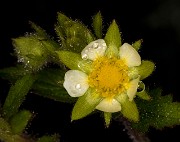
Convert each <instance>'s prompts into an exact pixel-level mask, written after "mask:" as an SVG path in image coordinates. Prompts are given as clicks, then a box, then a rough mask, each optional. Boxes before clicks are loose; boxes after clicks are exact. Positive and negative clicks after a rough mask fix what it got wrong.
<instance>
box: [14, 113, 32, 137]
mask: <svg viewBox="0 0 180 142" xmlns="http://www.w3.org/2000/svg"><path fill="white" fill-rule="evenodd" d="M31 118H32V113H31V112H29V111H28V110H21V111H19V112H18V113H17V114H15V115H14V116H13V117H12V118H11V119H10V125H11V129H12V133H13V134H19V135H20V134H22V133H23V131H24V130H25V128H26V127H27V124H28V123H29V121H30V119H31Z"/></svg>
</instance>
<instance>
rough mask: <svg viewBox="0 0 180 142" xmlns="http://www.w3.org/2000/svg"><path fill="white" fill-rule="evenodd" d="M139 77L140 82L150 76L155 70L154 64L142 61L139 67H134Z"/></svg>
mask: <svg viewBox="0 0 180 142" xmlns="http://www.w3.org/2000/svg"><path fill="white" fill-rule="evenodd" d="M136 69H137V70H138V73H139V75H140V80H143V79H145V78H146V77H148V76H150V75H151V74H152V72H153V71H154V69H155V64H154V63H153V62H151V61H148V60H143V61H142V63H141V65H140V66H138V67H136Z"/></svg>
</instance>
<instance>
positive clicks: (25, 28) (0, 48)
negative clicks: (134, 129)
mask: <svg viewBox="0 0 180 142" xmlns="http://www.w3.org/2000/svg"><path fill="white" fill-rule="evenodd" d="M98 11H101V13H102V16H103V19H104V25H105V28H107V27H108V25H109V24H110V23H111V21H112V20H113V19H115V20H116V22H117V23H118V25H119V26H120V30H121V32H122V37H123V42H128V43H132V42H134V41H136V40H138V39H143V44H142V45H143V47H142V49H141V50H140V54H141V56H142V59H148V60H152V61H154V62H155V63H156V70H155V72H154V74H153V75H152V76H150V77H149V78H148V79H147V80H145V81H146V82H147V83H150V85H152V86H160V87H162V88H163V92H164V94H169V93H171V94H173V99H174V101H178V102H179V101H180V96H179V94H178V91H177V88H178V87H177V80H178V76H179V72H178V65H179V63H178V61H177V60H178V48H179V47H180V2H179V0H146V1H145V0H144V1H143V0H136V1H133V0H132V1H130V0H119V1H118V0H116V1H115V0H107V1H105V0H96V1H95V0H91V1H90V0H89V1H85V0H84V1H80V0H74V1H70V0H67V1H66V0H51V1H43V0H27V1H18V0H16V1H10V0H6V1H4V2H3V1H2V2H0V67H1V68H4V67H9V66H13V65H15V64H16V58H14V57H13V56H12V55H11V53H13V46H12V43H11V38H16V37H19V36H23V35H24V34H25V33H26V32H31V29H30V25H29V24H28V22H29V21H33V22H35V23H36V24H38V25H39V26H41V27H42V28H44V29H45V30H46V31H47V32H48V33H49V34H50V35H51V36H56V35H55V33H54V24H55V22H56V16H57V12H62V13H64V14H65V15H67V16H68V17H71V18H72V19H74V20H75V19H79V20H80V21H82V22H83V23H84V24H86V25H88V27H91V22H92V16H93V15H94V14H96V13H97V12H98ZM105 30H106V29H105ZM8 89H9V83H8V82H7V81H4V80H1V86H0V92H1V96H0V99H1V101H0V102H1V103H2V102H3V99H4V97H5V95H6V94H7V92H8ZM22 107H24V108H26V109H29V110H31V111H33V112H34V113H35V114H36V116H35V118H34V119H33V121H32V122H31V124H30V126H29V129H27V130H26V131H27V132H28V133H29V134H32V135H34V134H35V135H36V136H41V135H42V134H52V133H54V132H55V133H59V134H60V135H61V141H62V142H72V141H78V142H81V141H94V142H95V141H112V142H114V141H127V142H131V141H132V140H131V139H130V138H129V136H128V135H127V133H126V131H125V129H124V127H123V125H121V123H120V122H112V125H111V126H110V128H109V129H105V128H104V123H103V119H102V118H101V117H100V116H99V114H96V115H92V116H89V117H87V118H84V119H82V120H79V121H76V122H70V113H71V109H72V106H71V105H68V104H61V103H59V102H54V101H52V100H49V99H45V98H41V97H39V96H36V95H34V94H28V96H27V98H26V101H25V102H24V104H23V106H22ZM178 134H180V128H179V126H175V127H173V128H165V129H163V130H155V129H153V128H152V129H150V132H149V133H148V137H149V139H150V140H151V141H152V142H155V141H158V140H161V141H167V140H168V139H170V140H169V141H173V142H179V141H180V138H179V135H178Z"/></svg>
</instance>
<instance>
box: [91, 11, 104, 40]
mask: <svg viewBox="0 0 180 142" xmlns="http://www.w3.org/2000/svg"><path fill="white" fill-rule="evenodd" d="M93 29H94V33H95V35H96V37H97V38H99V39H101V38H102V15H101V12H100V11H99V12H98V13H97V14H96V15H94V16H93Z"/></svg>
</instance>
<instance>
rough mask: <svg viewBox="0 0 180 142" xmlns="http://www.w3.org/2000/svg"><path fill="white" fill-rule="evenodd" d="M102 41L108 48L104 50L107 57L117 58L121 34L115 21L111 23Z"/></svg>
mask: <svg viewBox="0 0 180 142" xmlns="http://www.w3.org/2000/svg"><path fill="white" fill-rule="evenodd" d="M104 39H105V41H106V44H107V47H108V49H107V50H106V54H107V56H110V57H111V56H119V51H118V49H119V47H120V46H121V44H122V43H121V34H120V31H119V28H118V25H117V24H116V21H115V20H113V22H112V23H111V25H110V26H109V28H108V31H107V33H106V36H105V38H104Z"/></svg>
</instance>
